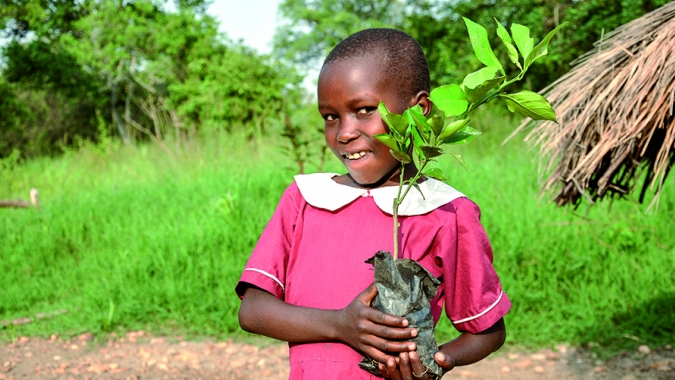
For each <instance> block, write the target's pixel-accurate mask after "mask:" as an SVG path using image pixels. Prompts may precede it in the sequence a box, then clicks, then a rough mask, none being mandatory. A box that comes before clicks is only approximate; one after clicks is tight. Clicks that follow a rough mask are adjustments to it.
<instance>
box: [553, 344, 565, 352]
mask: <svg viewBox="0 0 675 380" xmlns="http://www.w3.org/2000/svg"><path fill="white" fill-rule="evenodd" d="M555 348H556V349H557V350H558V352H560V353H561V354H565V353H567V346H566V345H564V344H559V345H557V346H556V347H555Z"/></svg>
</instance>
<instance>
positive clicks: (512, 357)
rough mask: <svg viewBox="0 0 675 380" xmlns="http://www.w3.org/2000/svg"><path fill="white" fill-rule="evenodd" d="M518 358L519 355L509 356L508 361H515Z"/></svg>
mask: <svg viewBox="0 0 675 380" xmlns="http://www.w3.org/2000/svg"><path fill="white" fill-rule="evenodd" d="M519 357H520V355H518V354H509V359H510V360H516V359H518V358H519Z"/></svg>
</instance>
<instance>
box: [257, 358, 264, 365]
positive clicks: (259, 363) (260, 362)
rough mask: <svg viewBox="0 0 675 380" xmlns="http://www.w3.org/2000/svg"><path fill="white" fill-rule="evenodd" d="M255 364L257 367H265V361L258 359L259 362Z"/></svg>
mask: <svg viewBox="0 0 675 380" xmlns="http://www.w3.org/2000/svg"><path fill="white" fill-rule="evenodd" d="M256 364H257V365H258V367H263V366H265V359H260V360H258V363H256Z"/></svg>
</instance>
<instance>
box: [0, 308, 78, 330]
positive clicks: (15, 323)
mask: <svg viewBox="0 0 675 380" xmlns="http://www.w3.org/2000/svg"><path fill="white" fill-rule="evenodd" d="M67 312H68V310H67V309H61V310H56V311H52V312H50V313H37V314H35V316H34V317H23V318H17V319H13V320H11V321H0V328H5V327H7V326H9V325H13V326H18V325H25V324H28V323H31V322H34V321H37V320H39V319H45V318H51V317H53V316H55V315H59V314H65V313H67Z"/></svg>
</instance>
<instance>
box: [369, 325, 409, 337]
mask: <svg viewBox="0 0 675 380" xmlns="http://www.w3.org/2000/svg"><path fill="white" fill-rule="evenodd" d="M367 332H368V333H370V334H373V335H375V336H378V337H380V338H383V339H392V340H402V339H413V338H414V337H416V336H417V330H416V329H414V328H412V327H409V328H408V327H405V328H403V327H390V326H384V325H379V324H376V323H373V325H372V326H370V328H369V330H368V331H367Z"/></svg>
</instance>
